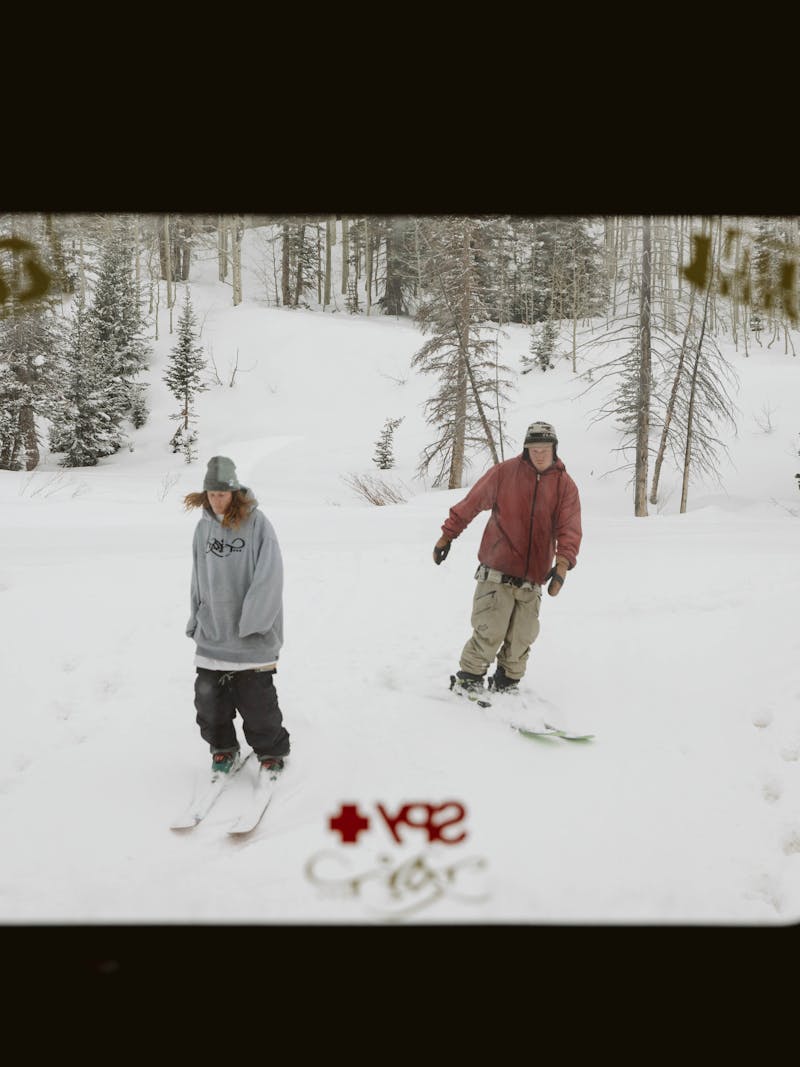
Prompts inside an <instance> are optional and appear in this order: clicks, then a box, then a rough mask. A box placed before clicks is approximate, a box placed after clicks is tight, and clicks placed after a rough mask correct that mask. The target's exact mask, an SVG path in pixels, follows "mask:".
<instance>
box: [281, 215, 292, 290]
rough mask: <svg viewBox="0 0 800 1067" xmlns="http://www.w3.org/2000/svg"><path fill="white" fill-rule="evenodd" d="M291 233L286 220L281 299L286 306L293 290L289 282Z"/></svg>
mask: <svg viewBox="0 0 800 1067" xmlns="http://www.w3.org/2000/svg"><path fill="white" fill-rule="evenodd" d="M290 233H291V231H290V227H289V223H288V222H284V224H283V228H282V235H281V301H282V303H283V306H284V307H288V306H289V305H290V304H291V302H292V290H291V286H290V284H289V274H290V271H291V266H292V264H291V257H290V251H291V249H290V245H291V236H290Z"/></svg>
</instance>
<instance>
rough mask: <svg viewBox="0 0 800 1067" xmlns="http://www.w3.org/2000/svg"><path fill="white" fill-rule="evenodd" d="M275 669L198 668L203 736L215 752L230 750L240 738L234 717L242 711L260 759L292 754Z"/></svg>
mask: <svg viewBox="0 0 800 1067" xmlns="http://www.w3.org/2000/svg"><path fill="white" fill-rule="evenodd" d="M274 674H275V671H274V670H271V671H209V670H206V668H205V667H198V668H197V677H196V678H195V683H194V706H195V708H196V709H197V725H198V726H199V727H200V736H201V737H202V738H203V740H204V741H207V742H208V745H209V747H210V749H211V751H212V752H230V751H231V750H232V749H235V748H236V747H237V746H238V744H239V742H238V740H237V738H236V729H235V727H234V723H233V720H234V719H235V718H236V712H237V711H238V712H239V714H240V715H241V717H242V728H243V730H244V736H245V739H246V741H247V743H248V744H249V745H250V747H251V748H252V749H253V751H254V752H255V754H256V756H257V757H258V759H266V757H267V756H287V755H288V754H289V747H290V746H289V734H288V733H287V731H286V729H285V728H284V725H283V716H282V715H281V709H280V707H279V706H278V694H277V692H276V690H275V683H274V681H273V675H274Z"/></svg>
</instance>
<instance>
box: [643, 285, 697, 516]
mask: <svg viewBox="0 0 800 1067" xmlns="http://www.w3.org/2000/svg"><path fill="white" fill-rule="evenodd" d="M696 292H697V290H696V288H695V287H692V292H691V295H690V297H689V313H688V316H687V319H686V329H685V331H684V334H683V343H682V344H681V354H680V356H679V357H678V366H677V369H676V371H675V380H674V381H673V383H672V392H671V393H670V398H669V402H668V403H667V411H666V415H665V417H664V428H663V430H662V431H661V441H660V443H659V446H658V454H657V456H656V462H655V466H654V470H653V484H652V487H651V489H650V503H651V504H655V503H656V502H657V500H658V480H659V478H660V477H661V465H662V463H663V462H664V455H665V453H666V451H667V440H668V438H669V428H670V425H671V423H672V417H673V415H674V414H675V402H676V400H677V397H678V388H679V386H680V381H681V377H682V375H683V366H684V363H685V362H686V349H687V345H688V342H689V333H690V330H691V326H692V318H693V316H694V301H695V294H696Z"/></svg>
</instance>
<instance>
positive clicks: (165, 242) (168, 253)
mask: <svg viewBox="0 0 800 1067" xmlns="http://www.w3.org/2000/svg"><path fill="white" fill-rule="evenodd" d="M161 241H162V260H161V262H162V265H163V268H164V278H165V279H166V282H167V308H168V309H169V332H170V333H172V305H173V304H174V303H175V294H174V291H173V290H174V286H173V284H172V277H173V275H172V248H171V246H170V237H169V215H165V216H164V223H163V226H162V228H161Z"/></svg>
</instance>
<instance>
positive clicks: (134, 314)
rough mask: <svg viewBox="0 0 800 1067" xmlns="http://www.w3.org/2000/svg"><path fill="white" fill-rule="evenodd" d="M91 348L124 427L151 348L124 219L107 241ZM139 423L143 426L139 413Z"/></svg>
mask: <svg viewBox="0 0 800 1067" xmlns="http://www.w3.org/2000/svg"><path fill="white" fill-rule="evenodd" d="M91 329H92V334H93V338H92V343H93V347H94V350H95V352H96V354H97V360H98V366H99V367H100V368H101V370H102V373H103V376H104V378H105V380H106V383H107V385H108V386H109V393H108V399H109V401H110V402H111V403H112V404H113V407H112V408H111V409H110V410H109V415H110V416H111V419H112V421H113V422H114V423H116V424H119V423H121V422H122V421H123V420H124V419H126V418H131V417H132V416H133V415H134V414H136V406H137V397H136V388H135V379H136V377H137V376H138V375H139V374H140V373H141V371H142V370H144V369H145V368H146V367H147V362H148V357H149V353H150V348H149V344H148V341H147V339H146V338H145V336H144V329H145V322H144V316H143V314H142V308H141V303H140V298H139V292H138V289H137V285H136V279H135V277H134V273H133V262H132V247H131V242H130V238H129V236H128V232H127V226H126V225H125V224H124V220H121V221H118V223H117V225H116V226H115V228H114V229H113V230H112V232H111V234H110V235H109V237H108V238H107V239H106V242H105V245H104V248H103V253H102V257H101V261H100V267H99V272H98V277H97V282H96V284H95V287H94V302H93V304H92V307H91ZM137 419H138V421H139V425H141V424H142V422H143V418H142V413H141V411H140V410H139V412H138V415H137Z"/></svg>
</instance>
